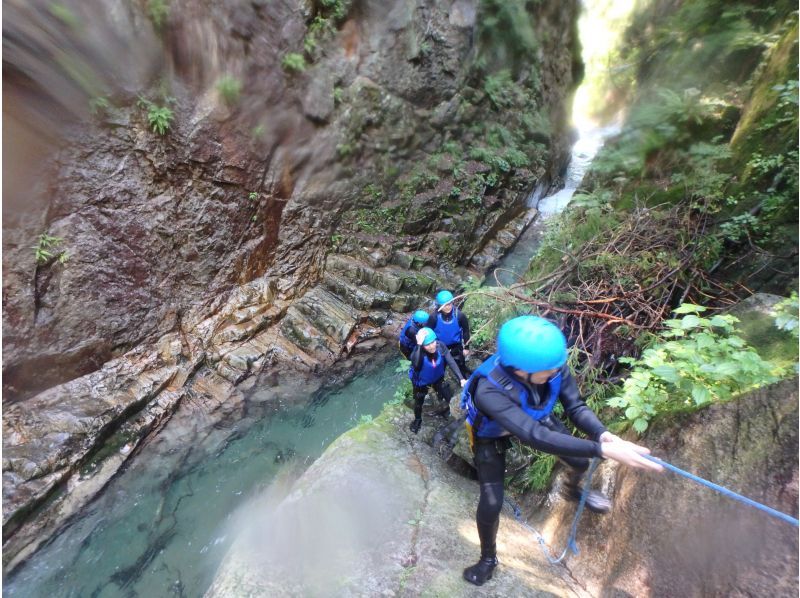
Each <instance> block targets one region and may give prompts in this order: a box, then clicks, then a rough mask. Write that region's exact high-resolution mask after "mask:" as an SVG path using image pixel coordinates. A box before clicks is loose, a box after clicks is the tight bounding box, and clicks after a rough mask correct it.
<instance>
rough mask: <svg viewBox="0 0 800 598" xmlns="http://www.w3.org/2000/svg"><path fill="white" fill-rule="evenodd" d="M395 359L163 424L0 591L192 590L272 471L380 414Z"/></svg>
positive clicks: (205, 581)
mask: <svg viewBox="0 0 800 598" xmlns="http://www.w3.org/2000/svg"><path fill="white" fill-rule="evenodd" d="M376 361H379V360H376ZM397 363H398V362H397V360H396V359H391V360H390V361H388V362H384V363H383V364H382V365H378V366H377V367H376V368H373V369H372V371H369V372H367V373H365V374H362V375H361V376H359V377H357V378H354V379H353V380H352V381H351V382H349V383H348V384H347V385H346V386H344V387H343V388H341V389H340V390H337V391H334V392H328V393H321V394H318V395H317V396H315V397H303V396H297V397H292V398H291V399H290V400H288V401H281V402H280V403H281V404H280V405H276V404H274V402H273V403H270V402H266V401H265V402H260V401H259V400H258V398H259V397H258V392H256V393H253V396H252V397H251V399H250V400H249V401H248V402H247V403H246V405H245V408H244V409H243V410H236V412H235V415H231V416H230V418H229V419H228V420H222V421H214V422H213V424H212V425H211V426H209V425H208V424H209V422H208V421H204V420H205V419H206V418H207V417H208V415H207V414H204V413H203V412H202V411H198V413H197V420H198V421H197V422H196V425H195V426H188V427H187V426H185V425H184V426H180V427H179V426H178V425H175V426H173V425H172V422H170V424H169V425H167V427H166V428H165V429H164V431H163V432H162V433H161V434H160V435H159V436H158V437H157V439H156V441H155V442H153V443H152V444H150V445H148V446H147V447H145V448H144V449H143V450H142V452H141V453H140V454H139V455H137V456H136V457H135V458H134V459H133V460H132V463H131V464H130V466H129V467H128V468H127V469H125V470H124V471H123V472H122V473H121V474H120V475H118V476H117V477H116V478H115V479H114V480H113V481H112V482H111V483H110V484H109V486H108V487H107V488H106V490H105V491H104V492H103V493H102V495H101V496H100V497H99V498H98V499H96V500H95V501H93V502H92V503H91V504H89V505H88V506H87V507H85V508H84V509H83V511H82V512H81V513H80V514H79V517H78V518H77V519H75V520H74V521H72V522H71V523H70V524H69V525H68V526H67V527H66V528H65V529H63V530H62V531H61V532H60V533H59V534H58V535H57V536H56V537H55V538H54V539H53V540H52V541H51V542H49V543H48V544H47V545H45V546H44V547H42V548H41V549H40V550H39V551H38V552H36V553H35V554H34V555H33V556H32V557H31V558H30V559H29V560H28V561H27V562H26V563H24V564H23V565H21V566H20V567H19V568H18V569H16V570H15V571H14V572H13V574H12V575H10V576H9V578H7V579H6V580H4V583H3V595H4V596H14V597H36V598H42V597H52V598H56V597H62V596H64V597H67V596H69V597H76V598H77V597H81V598H84V597H98V598H99V597H116V596H124V597H126V598H132V597H139V596H141V597H145V596H146V597H148V598H152V597H160V596H185V597H199V596H202V595H203V594H204V593H205V591H206V589H207V588H208V586H209V585H210V583H211V581H212V579H213V577H214V574H215V572H216V569H217V567H218V566H219V564H220V562H221V561H222V559H223V557H224V556H225V554H226V552H227V549H228V547H229V545H230V542H231V541H232V540H233V537H232V536H233V533H232V531H231V525H232V521H233V519H234V518H235V515H236V513H237V509H238V508H239V507H241V506H242V505H243V504H244V503H245V502H246V501H247V499H248V498H251V497H253V496H254V495H255V494H257V493H258V492H259V491H260V490H262V489H263V488H265V487H266V486H267V485H268V484H269V483H270V482H271V481H272V480H274V479H275V477H276V476H279V475H281V473H285V472H286V471H287V470H292V471H296V470H298V469H302V468H304V467H307V466H308V465H310V464H311V462H313V461H314V459H316V458H317V457H318V456H319V455H320V454H322V452H323V451H324V449H325V448H326V447H327V446H328V445H329V444H330V443H331V441H333V440H334V439H335V438H337V437H338V436H339V435H341V434H342V433H344V432H346V431H347V430H348V429H350V428H352V427H353V426H355V425H356V424H357V423H358V421H359V419H360V418H361V417H363V416H368V415H372V416H374V415H377V414H378V413H380V411H381V408H382V406H383V404H384V403H385V402H387V401H388V400H391V398H392V397H393V395H394V391H395V388H396V387H397V385H398V383H399V382H400V380H401V379H402V378H403V376H404V374H403V373H396V372H395V371H394V370H395V368H396V366H397ZM287 405H288V406H287ZM243 414H244V415H243ZM232 420H233V421H232Z"/></svg>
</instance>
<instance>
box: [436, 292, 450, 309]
mask: <svg viewBox="0 0 800 598" xmlns="http://www.w3.org/2000/svg"><path fill="white" fill-rule="evenodd" d="M452 300H453V293H451V292H450V291H439V292H438V293H436V305H438V306H439V307H441V306H442V305H444V304H445V303H450V302H451V301H452Z"/></svg>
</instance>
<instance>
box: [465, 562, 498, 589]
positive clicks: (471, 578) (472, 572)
mask: <svg viewBox="0 0 800 598" xmlns="http://www.w3.org/2000/svg"><path fill="white" fill-rule="evenodd" d="M495 567H497V557H493V558H484V557H481V560H479V561H478V562H477V563H475V564H474V565H472V567H467V568H466V569H464V579H465V580H467V581H468V582H469V583H473V584H475V585H476V586H482V585H483V584H484V583H486V582H487V581H489V580H490V579H491V578H492V574H493V573H494V568H495Z"/></svg>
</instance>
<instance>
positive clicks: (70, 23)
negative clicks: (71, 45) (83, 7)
mask: <svg viewBox="0 0 800 598" xmlns="http://www.w3.org/2000/svg"><path fill="white" fill-rule="evenodd" d="M47 8H48V10H49V11H50V14H52V15H53V16H54V17H55V18H57V19H58V20H59V21H61V22H62V23H64V24H65V25H66V26H67V27H71V28H73V29H74V28H76V27H77V26H78V25H80V20H79V19H78V17H77V16H76V15H75V13H74V12H72V10H71V9H70V8H69V7H68V6H66V5H65V4H62V3H61V2H51V3H50V5H49V6H48V7H47Z"/></svg>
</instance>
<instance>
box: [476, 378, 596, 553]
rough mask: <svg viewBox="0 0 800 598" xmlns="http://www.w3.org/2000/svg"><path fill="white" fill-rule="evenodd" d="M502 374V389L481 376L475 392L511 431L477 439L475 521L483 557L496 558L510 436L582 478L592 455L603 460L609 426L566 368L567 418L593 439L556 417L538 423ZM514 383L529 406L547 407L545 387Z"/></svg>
mask: <svg viewBox="0 0 800 598" xmlns="http://www.w3.org/2000/svg"><path fill="white" fill-rule="evenodd" d="M503 372H504V374H505V378H504V377H500V378H496V380H497V381H498V382H499V383H500V384H501V387H502V388H498V387H497V386H495V385H494V384H492V383H491V382H490V381H489V380H487V379H486V378H480V379H479V380H478V382H477V384H476V385H475V390H474V392H473V394H472V396H473V400H474V402H475V406H476V407H477V408H478V410H479V411H480V412H481V413H483V414H484V416H488V417H489V418H491V419H492V420H494V421H496V422H497V423H499V424H500V425H501V426H502V427H503V428H504V429H505V430H506V431H507V432H508V434H506V435H504V436H501V437H498V438H479V437H478V436H477V435H476V443H475V468H476V469H477V471H478V482H479V483H480V500H479V501H478V511H477V513H476V516H475V519H476V522H477V525H478V536H479V537H480V540H481V557H482V558H483V557H486V558H490V559H492V558H494V557H495V554H496V552H495V538H496V536H497V526H498V523H499V520H500V511H501V509H502V507H503V478H504V477H505V469H506V455H505V453H506V450H507V449H508V447H509V444H510V443H509V439H510V437H511V435H514V436H516V437H517V438H519V439H520V440H521V441H522V442H524V443H525V444H528V445H530V446H532V447H533V448H535V449H538V450H540V451H544V452H547V453H552V454H554V455H557V456H558V457H559V458H560V459H562V460H563V461H564V462H566V463H567V465H569V466H570V467H572V468H573V470H575V473H576V474H578V477H580V475H581V474H582V473H583V472H585V471H586V469H587V468H588V467H589V459H590V458H591V457H601V456H602V452H601V449H600V442H599V438H600V435H601V434H602V433H603V432H605V431H606V428H605V426H604V425H603V424H602V423H601V422H600V420H599V419H597V416H596V415H595V414H594V412H593V411H592V410H591V409H590V408H589V407H588V406H587V405H586V403H585V402H584V401H583V399H581V396H580V393H579V391H578V385H577V383H576V382H575V379H574V378H573V377H572V374H571V373H570V371H569V368H568V367H566V366H564V367H563V368H562V369H561V389H560V392H559V400H560V401H561V404H562V405H563V407H564V413H565V414H566V415H567V417H569V418H570V420H572V422H573V423H574V424H575V426H576V427H577V428H578V429H579V430H581V431H582V432H584V433H586V434H587V436H589V438H591V439H592V440H586V439H582V438H576V437H574V436H572V434H571V433H570V432H569V430H568V429H567V427H566V426H565V425H564V424H563V423H562V422H561V421H559V420H558V419H557V418H556V417H555V416H554V415H553V414H550V415H549V416H547V417H545V418H544V419H543V420H540V421H537V420H534V419H533V418H532V417H530V416H528V414H526V413H525V411H523V410H522V407H521V406H520V400H519V396H518V393H517V392H516V389H515V388H514V387H513V386H511V385H509V384H503V381H504V379H505V381H506V382H508V381H509V380H510V379H511V378H512V375H511V373H510V372H508V370H505V369H504V370H503ZM513 379H514V380H515V381H517V382H520V383H522V384H523V385H524V386H525V388H526V390H527V392H528V404H529V405H530V406H531V407H533V408H537V407H540V406H542V405H544V403H545V402H546V400H547V398H548V397H547V391H548V386H547V384H542V385H530V384H526V383H525V382H523V381H522V380H520V379H519V378H516V377H514V378H513ZM576 483H577V481H576Z"/></svg>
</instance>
